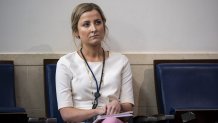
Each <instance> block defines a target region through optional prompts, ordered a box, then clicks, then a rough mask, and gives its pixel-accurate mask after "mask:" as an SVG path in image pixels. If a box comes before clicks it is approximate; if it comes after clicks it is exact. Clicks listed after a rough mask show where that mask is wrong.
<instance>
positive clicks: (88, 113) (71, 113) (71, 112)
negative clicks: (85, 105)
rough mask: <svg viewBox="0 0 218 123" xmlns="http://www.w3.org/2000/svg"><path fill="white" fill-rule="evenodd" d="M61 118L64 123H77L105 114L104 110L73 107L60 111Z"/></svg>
mask: <svg viewBox="0 0 218 123" xmlns="http://www.w3.org/2000/svg"><path fill="white" fill-rule="evenodd" d="M60 113H61V116H62V118H63V120H64V121H65V122H70V123H77V122H82V121H84V120H87V119H90V118H92V117H94V116H96V115H101V114H104V113H105V109H104V108H96V109H90V110H85V109H77V108H73V107H65V108H61V109H60Z"/></svg>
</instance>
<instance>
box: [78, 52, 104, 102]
mask: <svg viewBox="0 0 218 123" xmlns="http://www.w3.org/2000/svg"><path fill="white" fill-rule="evenodd" d="M102 49H103V48H102ZM80 53H81V54H82V57H83V59H84V61H85V63H86V65H87V66H88V68H89V70H90V71H91V73H92V76H93V78H94V80H95V84H96V90H97V92H96V93H95V94H94V96H95V100H97V99H98V98H99V97H100V96H101V95H100V93H99V91H100V89H101V83H102V79H103V76H104V65H105V52H104V49H103V67H102V71H101V79H100V84H99V87H98V81H97V79H96V77H95V75H94V73H93V71H92V69H91V67H90V66H89V64H88V62H87V60H86V58H85V56H84V55H83V52H82V48H81V49H80Z"/></svg>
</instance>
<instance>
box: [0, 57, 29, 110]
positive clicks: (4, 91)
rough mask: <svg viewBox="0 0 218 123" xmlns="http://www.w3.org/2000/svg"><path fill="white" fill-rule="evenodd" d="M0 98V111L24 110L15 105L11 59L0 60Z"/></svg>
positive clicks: (12, 63)
mask: <svg viewBox="0 0 218 123" xmlns="http://www.w3.org/2000/svg"><path fill="white" fill-rule="evenodd" d="M0 99H1V101H0V113H12V112H13V113H14V112H25V110H24V108H20V107H16V96H15V79H14V62H13V61H0Z"/></svg>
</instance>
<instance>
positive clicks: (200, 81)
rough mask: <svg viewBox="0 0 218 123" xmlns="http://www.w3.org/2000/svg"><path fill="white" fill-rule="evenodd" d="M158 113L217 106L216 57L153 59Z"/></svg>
mask: <svg viewBox="0 0 218 123" xmlns="http://www.w3.org/2000/svg"><path fill="white" fill-rule="evenodd" d="M154 76H155V87H156V94H157V96H156V97H157V104H158V111H159V113H160V114H173V113H175V110H177V109H218V95H217V94H218V89H217V88H218V60H154Z"/></svg>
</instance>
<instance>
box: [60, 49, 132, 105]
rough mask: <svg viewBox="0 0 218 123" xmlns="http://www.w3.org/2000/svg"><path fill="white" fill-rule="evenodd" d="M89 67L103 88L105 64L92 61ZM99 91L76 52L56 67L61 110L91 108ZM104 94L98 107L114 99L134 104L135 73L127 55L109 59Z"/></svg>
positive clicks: (116, 54) (112, 55)
mask: <svg viewBox="0 0 218 123" xmlns="http://www.w3.org/2000/svg"><path fill="white" fill-rule="evenodd" d="M88 64H89V66H90V67H91V69H92V71H93V73H94V75H95V77H96V79H97V81H98V85H99V83H100V78H101V71H102V66H103V64H102V62H88ZM96 91H97V90H96V83H95V80H94V78H93V77H92V74H91V72H90V71H89V69H88V67H87V65H86V64H85V62H84V60H83V58H81V57H80V56H79V54H78V53H77V52H76V51H75V52H72V53H69V54H66V55H64V56H62V57H61V58H60V59H59V61H58V63H57V68H56V92H57V102H58V109H61V108H63V107H74V108H79V109H91V108H92V104H93V101H94V94H93V93H95V92H96ZM100 94H101V96H100V97H99V99H98V107H103V106H104V105H105V104H106V103H108V102H109V100H110V99H111V98H115V99H118V100H119V101H120V102H121V103H131V104H133V105H134V98H133V89H132V73H131V68H130V64H129V62H128V59H127V57H126V56H124V55H122V54H120V53H110V55H109V57H108V58H107V59H106V60H105V68H104V76H103V81H102V84H101V88H100Z"/></svg>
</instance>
